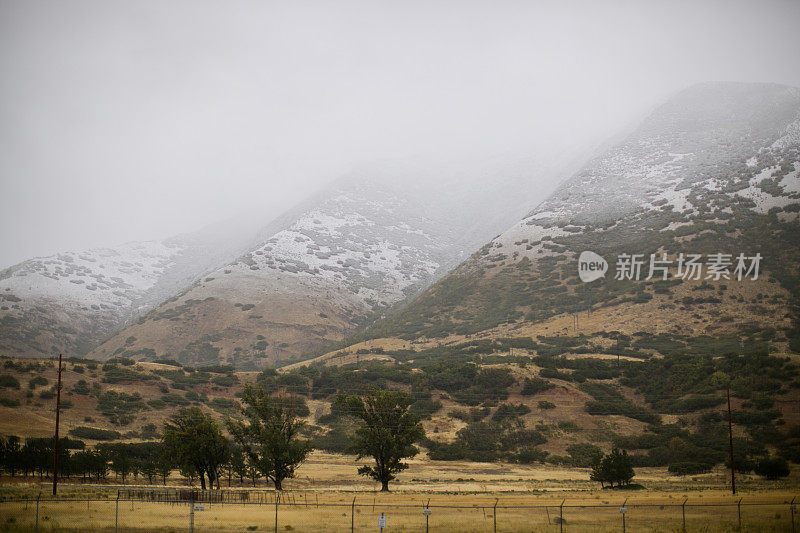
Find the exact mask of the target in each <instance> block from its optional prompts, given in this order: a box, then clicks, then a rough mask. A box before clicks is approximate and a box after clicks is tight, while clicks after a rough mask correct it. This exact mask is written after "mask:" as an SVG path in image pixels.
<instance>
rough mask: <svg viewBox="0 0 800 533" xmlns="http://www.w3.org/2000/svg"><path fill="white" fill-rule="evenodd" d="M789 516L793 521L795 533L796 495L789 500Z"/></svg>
mask: <svg viewBox="0 0 800 533" xmlns="http://www.w3.org/2000/svg"><path fill="white" fill-rule="evenodd" d="M789 517H790V519H791V521H792V533H794V497H793V498H792V501H790V502H789Z"/></svg>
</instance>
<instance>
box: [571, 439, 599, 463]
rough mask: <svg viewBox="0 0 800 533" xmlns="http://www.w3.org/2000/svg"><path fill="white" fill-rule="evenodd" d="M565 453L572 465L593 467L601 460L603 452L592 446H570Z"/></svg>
mask: <svg viewBox="0 0 800 533" xmlns="http://www.w3.org/2000/svg"><path fill="white" fill-rule="evenodd" d="M567 453H568V454H569V455H570V457H572V464H573V465H575V466H579V467H590V466H594V465H595V464H597V463H598V462H600V461H602V460H603V451H602V450H601V449H600V448H598V447H597V446H595V445H594V444H585V443H582V444H571V445H569V446H567Z"/></svg>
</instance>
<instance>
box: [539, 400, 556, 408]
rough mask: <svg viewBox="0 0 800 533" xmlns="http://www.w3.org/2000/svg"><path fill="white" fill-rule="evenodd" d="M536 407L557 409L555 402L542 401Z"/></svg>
mask: <svg viewBox="0 0 800 533" xmlns="http://www.w3.org/2000/svg"><path fill="white" fill-rule="evenodd" d="M536 405H538V406H539V409H555V408H556V404H554V403H553V402H548V401H547V400H542V401H540V402H539V403H538V404H536Z"/></svg>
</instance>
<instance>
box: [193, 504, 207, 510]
mask: <svg viewBox="0 0 800 533" xmlns="http://www.w3.org/2000/svg"><path fill="white" fill-rule="evenodd" d="M194 510H195V511H205V510H206V506H205V505H200V504H199V503H196V504H194Z"/></svg>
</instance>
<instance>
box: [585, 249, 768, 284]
mask: <svg viewBox="0 0 800 533" xmlns="http://www.w3.org/2000/svg"><path fill="white" fill-rule="evenodd" d="M704 259H705V261H704ZM762 259H763V257H761V254H760V253H756V254H755V255H752V256H748V255H745V254H743V253H740V254H738V255H734V254H723V253H715V254H707V255H706V256H705V258H704V257H703V255H702V254H684V253H680V254H678V255H677V257H674V258H670V257H669V256H667V254H666V253H662V254H661V255H660V256H659V255H657V254H650V258H649V260H648V259H647V257H646V256H645V254H627V253H623V254H619V255H618V256H617V262H616V264H615V271H616V273H615V275H614V279H616V280H623V281H624V280H632V281H639V280H641V279H644V280H645V281H648V280H651V279H655V280H662V281H666V280H668V279H670V278H673V279H682V280H712V281H720V280H728V281H733V280H736V281H742V280H744V279H752V280H757V279H758V273H759V268H760V267H761V260H762ZM607 271H608V263H607V262H606V260H605V259H603V257H602V256H600V255H598V254H596V253H594V252H590V251H588V250H587V251H584V252H581V255H580V256H579V257H578V276H579V277H580V279H581V281H583V282H584V283H589V282H592V281H594V280H596V279H600V278H602V277H604V276H605V274H606V272H607Z"/></svg>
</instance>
